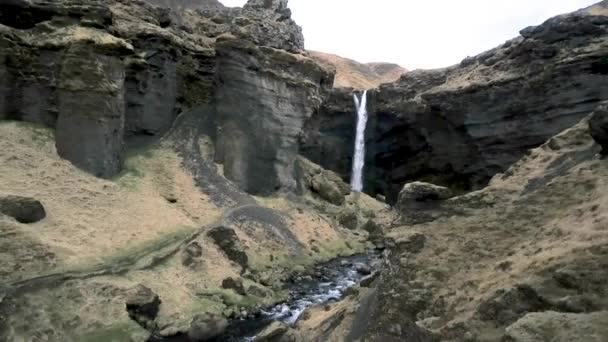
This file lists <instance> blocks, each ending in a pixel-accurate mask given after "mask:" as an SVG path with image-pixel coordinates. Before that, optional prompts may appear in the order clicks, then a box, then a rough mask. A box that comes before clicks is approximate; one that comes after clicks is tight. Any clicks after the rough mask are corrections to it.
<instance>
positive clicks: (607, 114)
mask: <svg viewBox="0 0 608 342" xmlns="http://www.w3.org/2000/svg"><path fill="white" fill-rule="evenodd" d="M589 132H590V133H591V136H592V137H593V139H594V140H595V141H596V142H597V143H598V144H599V145H600V146H602V154H603V155H608V105H607V104H604V105H602V106H600V107H599V108H597V109H596V110H595V111H594V112H593V114H592V115H591V118H590V119H589Z"/></svg>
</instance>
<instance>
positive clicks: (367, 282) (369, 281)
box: [359, 271, 380, 287]
mask: <svg viewBox="0 0 608 342" xmlns="http://www.w3.org/2000/svg"><path fill="white" fill-rule="evenodd" d="M379 277H380V272H378V271H376V272H374V273H372V274H370V275H369V276H367V277H365V278H363V279H361V282H360V283H359V285H360V286H361V287H372V286H373V284H374V282H375V281H376V280H377V279H378V278H379Z"/></svg>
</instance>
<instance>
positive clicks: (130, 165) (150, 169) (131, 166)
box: [114, 145, 177, 191]
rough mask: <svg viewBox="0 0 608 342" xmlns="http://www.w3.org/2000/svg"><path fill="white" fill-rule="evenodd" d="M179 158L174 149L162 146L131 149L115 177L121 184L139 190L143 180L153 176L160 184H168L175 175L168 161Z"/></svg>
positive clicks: (172, 180)
mask: <svg viewBox="0 0 608 342" xmlns="http://www.w3.org/2000/svg"><path fill="white" fill-rule="evenodd" d="M172 158H177V156H176V155H175V153H173V151H169V150H167V149H164V148H162V147H160V146H158V145H157V146H149V147H146V148H141V149H132V150H129V151H128V152H127V154H126V158H125V164H124V166H123V171H122V172H121V173H120V174H119V175H118V176H116V177H115V178H114V181H115V182H116V183H118V184H119V185H121V186H123V187H125V188H127V189H130V190H132V191H137V190H138V189H139V185H140V183H141V180H142V179H143V178H144V177H146V176H151V177H153V179H154V180H155V182H157V183H159V184H158V185H160V186H167V185H170V184H172V183H173V182H174V179H175V177H174V175H173V173H172V172H171V170H170V169H169V167H168V166H169V165H170V164H171V163H169V162H168V161H169V160H170V159H172Z"/></svg>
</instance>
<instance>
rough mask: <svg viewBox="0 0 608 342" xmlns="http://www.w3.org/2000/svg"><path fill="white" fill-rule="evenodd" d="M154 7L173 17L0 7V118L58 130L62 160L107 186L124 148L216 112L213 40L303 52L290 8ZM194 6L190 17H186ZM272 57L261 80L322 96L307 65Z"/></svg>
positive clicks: (127, 7)
mask: <svg viewBox="0 0 608 342" xmlns="http://www.w3.org/2000/svg"><path fill="white" fill-rule="evenodd" d="M153 2H154V3H156V4H161V5H165V6H170V7H172V8H173V10H169V9H166V8H160V7H154V6H152V5H150V4H149V3H148V2H144V1H135V2H134V1H128V0H112V1H96V0H72V1H69V2H57V1H46V0H41V1H35V2H29V1H14V2H10V3H6V4H2V5H0V8H1V9H2V10H1V11H0V48H1V51H0V119H12V120H23V121H29V122H35V123H41V124H44V125H46V126H50V127H54V128H56V129H57V134H56V138H57V149H58V152H59V154H60V155H61V156H62V157H64V158H66V159H68V160H70V161H71V162H72V163H74V164H75V165H76V166H78V167H80V168H82V169H83V170H85V171H88V172H90V173H92V174H94V175H96V176H100V177H105V178H111V177H113V176H115V175H117V174H118V173H119V172H120V171H121V169H122V165H123V160H124V154H125V149H126V147H131V146H133V147H140V146H141V145H142V144H148V143H150V142H154V141H156V140H158V139H159V138H160V137H162V136H163V135H165V134H166V133H167V132H168V131H169V129H170V128H172V127H173V124H174V122H175V119H176V117H177V116H178V115H179V114H180V113H182V112H188V111H193V110H197V109H198V108H200V107H201V106H207V105H208V104H209V103H211V102H213V98H214V96H215V94H216V92H215V88H216V83H215V80H216V52H215V42H216V38H217V37H218V36H220V35H223V34H226V35H229V36H230V35H231V34H232V35H236V36H238V37H240V38H241V39H243V40H245V41H248V42H250V44H254V45H258V46H259V45H262V46H269V47H272V48H276V49H284V50H288V51H292V52H298V51H301V50H302V49H303V37H302V33H301V29H300V28H299V27H298V26H297V25H296V24H295V22H294V21H293V20H292V19H291V13H290V11H289V9H288V8H287V2H286V1H275V2H269V3H266V2H256V1H252V2H251V3H250V4H248V5H247V6H245V7H244V8H242V9H241V8H225V7H224V6H223V5H221V4H220V3H218V2H214V1H203V2H196V3H195V2H192V1H153ZM193 7H196V8H197V10H196V11H183V10H184V9H186V8H193ZM15 13H17V14H15ZM15 15H16V17H15ZM266 55H267V57H264V56H266ZM277 55H278V53H277V52H273V51H272V49H267V50H261V51H260V52H259V54H258V57H259V61H266V63H267V64H268V65H266V66H265V67H263V68H262V69H264V68H265V69H267V70H269V71H270V72H271V73H275V74H277V75H278V74H280V73H281V72H283V71H285V75H281V76H278V77H277V79H281V78H285V79H286V80H287V79H289V80H292V81H294V82H295V83H297V82H300V83H301V84H302V85H303V87H304V88H307V87H309V88H310V89H312V88H315V87H314V85H309V84H308V83H307V82H309V81H310V82H313V83H317V87H318V88H320V87H321V85H320V84H319V83H320V81H319V80H317V79H320V78H322V77H320V76H319V75H318V73H319V71H318V70H317V69H319V68H315V66H314V63H312V62H310V61H308V62H302V63H300V59H301V58H300V57H298V56H292V58H291V59H286V58H283V57H279V58H276V57H277ZM273 59H274V62H269V61H270V60H273ZM273 63H274V64H276V65H277V66H279V67H280V68H279V69H274V67H273ZM220 64H221V63H220ZM308 73H310V74H308ZM224 76H226V75H224ZM298 77H301V78H302V79H301V80H293V79H295V78H298ZM323 77H326V76H325V75H324V76H323ZM292 78H293V79H292ZM237 81H239V80H237ZM328 83H330V82H329V81H328ZM284 88H287V86H284ZM283 95H285V96H288V97H289V96H296V97H298V96H301V95H302V96H303V95H304V93H302V92H298V91H295V92H293V93H284V94H283ZM307 100H309V99H308V97H306V98H304V99H303V100H302V101H300V105H302V104H303V103H306V101H307ZM286 102H290V101H289V100H288V101H286ZM317 102H320V100H317ZM312 103H313V104H312V105H311V106H312V107H314V106H315V105H314V101H312ZM291 111H292V108H286V113H290V112H291ZM293 111H296V112H297V111H298V110H297V109H293ZM311 114H312V112H311V110H308V112H306V115H308V116H310V115H311ZM208 115H214V114H213V113H209V114H208ZM214 134H215V132H214ZM197 157H198V156H197ZM266 157H267V156H266V155H262V156H261V158H266ZM289 158H290V157H285V159H289ZM287 162H288V161H287ZM253 168H254V169H255V165H254V166H253ZM285 177H287V176H285ZM290 177H291V178H292V179H293V176H290ZM270 178H272V175H271V177H270Z"/></svg>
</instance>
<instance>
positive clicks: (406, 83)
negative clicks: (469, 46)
mask: <svg viewBox="0 0 608 342" xmlns="http://www.w3.org/2000/svg"><path fill="white" fill-rule="evenodd" d="M607 33H608V17H605V16H590V15H587V14H584V13H578V14H571V15H566V16H560V17H557V18H555V19H552V20H549V21H547V22H546V23H544V24H542V25H540V26H538V27H536V28H531V29H527V30H525V31H524V32H523V33H522V34H523V36H522V37H518V38H515V39H512V40H510V41H508V42H506V43H504V44H503V45H501V46H500V47H497V48H495V49H492V50H490V51H487V52H485V53H483V54H480V55H478V56H475V57H470V58H467V59H465V60H464V61H463V62H462V63H461V64H460V65H455V66H452V67H449V68H445V69H440V70H417V71H412V72H408V73H406V74H404V75H403V76H402V77H401V79H400V80H399V81H397V82H394V83H389V84H384V85H381V86H380V87H379V88H377V89H375V90H373V91H369V92H368V111H369V113H370V117H369V121H368V126H367V131H366V142H367V145H366V148H367V155H366V169H365V175H364V183H365V189H366V191H368V192H369V193H370V194H371V195H372V196H373V195H376V194H377V193H380V194H384V195H386V196H387V199H388V201H389V202H390V203H395V202H396V200H397V196H398V193H399V191H400V190H401V186H402V184H404V183H405V182H407V181H411V180H415V179H425V180H428V181H430V182H432V183H435V184H439V185H444V186H449V187H450V188H452V189H454V190H477V189H480V188H482V187H484V186H485V185H486V184H487V183H488V181H489V180H490V179H491V177H492V176H493V175H494V174H496V173H499V172H503V171H504V170H506V169H507V168H508V167H509V166H510V165H511V164H513V163H514V162H515V161H517V160H518V159H519V158H520V157H521V156H523V155H524V153H525V152H526V151H527V150H528V149H530V148H531V147H535V146H539V145H541V144H542V143H544V142H545V141H546V140H547V139H548V138H550V137H551V136H553V135H555V134H557V133H559V132H561V131H563V130H564V129H566V128H568V127H571V126H573V125H574V124H576V123H577V122H578V121H580V120H581V119H582V118H583V117H585V116H587V115H588V113H590V112H592V111H593V110H594V109H595V108H596V107H597V105H598V103H600V102H601V101H603V100H606V99H608V79H607V78H606V73H607V72H608V67H606V66H607V65H608V63H606V59H605V57H604V56H606V54H608V48H607V47H606V46H607V45H606V41H607V40H608V34H607ZM580 49H584V50H585V51H586V53H580V51H581V50H580ZM497 99H500V101H498V100H497ZM355 122H356V117H355V114H354V108H353V103H352V91H351V90H348V89H336V90H334V91H333V92H332V94H331V96H330V97H329V99H328V100H327V101H326V102H324V104H323V106H322V108H321V110H319V111H318V112H317V113H315V115H314V116H313V117H312V118H311V120H310V121H309V123H308V125H307V127H308V129H307V130H306V132H305V135H304V136H303V138H302V148H301V151H302V154H303V155H304V156H305V157H307V158H308V159H310V160H311V161H313V162H315V163H317V164H319V165H321V166H322V167H323V168H326V169H329V170H333V171H336V172H337V173H338V174H340V175H341V176H342V178H344V179H348V177H349V174H350V168H351V162H350V161H351V158H352V154H353V149H352V146H353V143H354V134H355V129H354V126H355Z"/></svg>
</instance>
